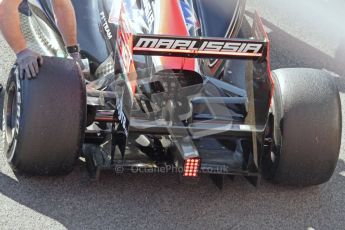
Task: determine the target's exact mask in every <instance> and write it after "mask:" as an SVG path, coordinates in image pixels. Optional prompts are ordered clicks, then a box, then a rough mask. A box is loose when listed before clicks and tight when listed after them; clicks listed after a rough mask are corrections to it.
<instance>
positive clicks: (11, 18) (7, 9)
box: [0, 0, 83, 88]
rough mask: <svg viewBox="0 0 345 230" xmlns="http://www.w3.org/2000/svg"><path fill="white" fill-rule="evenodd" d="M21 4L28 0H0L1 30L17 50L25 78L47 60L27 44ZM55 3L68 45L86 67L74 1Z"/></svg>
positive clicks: (57, 16)
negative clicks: (81, 54)
mask: <svg viewBox="0 0 345 230" xmlns="http://www.w3.org/2000/svg"><path fill="white" fill-rule="evenodd" d="M45 1H48V0H45ZM20 4H27V0H23V1H22V0H0V31H1V32H2V34H3V36H4V38H5V39H6V41H7V43H8V44H9V45H10V47H11V48H12V50H13V51H14V52H15V53H16V56H17V61H16V62H17V64H18V68H19V76H20V77H21V78H22V79H24V78H27V79H33V78H35V77H36V76H37V75H38V71H39V67H40V66H41V65H43V63H44V60H43V58H42V56H41V55H40V54H38V53H36V52H34V51H32V50H30V49H29V48H28V47H27V44H26V41H25V38H24V35H23V34H22V31H21V29H20V17H19V11H18V8H19V5H20ZM52 5H53V11H54V15H55V18H56V24H57V26H58V28H59V30H60V33H61V34H62V37H63V40H64V43H65V45H66V49H67V51H68V53H69V54H70V56H71V57H72V58H73V59H74V60H75V61H76V62H77V63H78V64H79V65H80V67H81V68H83V64H82V61H81V57H80V54H79V46H78V42H77V27H76V24H77V23H76V18H75V12H74V8H73V5H72V3H71V1H70V0H52ZM1 88H2V87H1Z"/></svg>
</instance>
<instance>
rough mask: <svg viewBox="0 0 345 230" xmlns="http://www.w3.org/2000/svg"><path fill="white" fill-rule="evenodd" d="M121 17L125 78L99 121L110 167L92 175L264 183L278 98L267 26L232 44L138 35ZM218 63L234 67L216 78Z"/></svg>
mask: <svg viewBox="0 0 345 230" xmlns="http://www.w3.org/2000/svg"><path fill="white" fill-rule="evenodd" d="M121 17H122V18H121ZM121 17H120V24H119V30H118V36H117V43H118V44H117V47H118V53H119V57H120V58H119V63H120V65H121V68H122V69H123V70H124V72H122V73H121V74H119V75H118V76H117V77H116V79H115V80H114V81H112V82H111V83H110V84H108V87H107V90H110V92H109V91H108V94H109V98H112V99H109V98H108V99H109V100H108V103H107V99H105V104H107V105H106V106H105V108H104V111H103V114H101V113H98V114H97V115H95V121H96V122H108V128H110V134H109V135H111V138H108V140H110V139H111V140H112V141H108V142H107V143H106V144H104V145H102V147H101V148H99V152H102V154H103V155H107V154H106V152H107V150H108V153H110V154H109V157H108V158H107V157H105V158H107V159H108V160H109V163H106V164H104V163H102V162H98V163H97V164H96V165H98V167H97V166H96V167H95V166H90V167H91V168H94V169H96V168H99V169H100V170H101V169H102V168H103V169H104V168H109V167H110V168H113V166H115V168H116V169H117V170H116V171H132V172H133V171H137V170H139V171H146V172H150V171H155V172H162V171H170V172H178V173H180V174H181V176H182V178H184V180H186V179H188V178H190V179H195V178H198V177H199V175H200V174H203V173H205V174H212V175H244V176H249V177H255V178H258V177H259V175H260V173H259V171H260V170H259V164H260V152H262V149H263V148H265V141H264V132H265V127H266V123H267V120H268V114H269V106H270V99H271V96H272V80H271V78H270V72H269V64H268V62H269V55H268V49H269V42H268V39H267V36H266V33H265V32H264V30H263V26H262V24H261V20H260V18H259V17H258V16H257V15H256V16H255V22H254V24H253V30H252V35H251V36H249V37H248V38H247V39H227V38H207V37H187V36H181V35H179V36H178V35H150V34H133V33H131V32H130V31H131V30H130V28H129V27H130V26H129V25H127V24H126V20H124V16H121ZM210 60H212V62H223V61H226V62H225V63H227V64H226V65H224V67H223V71H224V73H225V74H223V75H222V76H221V77H215V76H210V75H208V73H209V72H210V71H209V68H210V67H209V66H210V63H211V62H210ZM235 66H236V67H237V69H240V70H241V71H236V68H235ZM232 71H233V72H232ZM237 79H240V80H237ZM94 85H97V83H94ZM92 87H93V86H92V84H91V85H90V86H89V92H92V91H93V93H94V94H95V95H98V93H97V90H93V89H92ZM107 90H105V91H107ZM105 91H104V92H103V96H104V95H106V94H107V93H106V92H105ZM111 91H112V92H111ZM104 97H105V98H107V96H104ZM111 100H112V103H111ZM109 121H110V122H114V124H115V123H118V125H114V124H113V125H109ZM106 139H107V138H106ZM89 147H90V146H89ZM90 148H91V149H92V151H94V147H90ZM106 149H107V150H106ZM92 151H87V148H86V152H92ZM91 155H92V154H91ZM93 155H94V154H93ZM93 158H94V157H93ZM96 158H97V157H96ZM103 160H104V157H103V158H102V161H103ZM93 162H97V159H94V160H93ZM100 165H103V166H104V167H103V166H100ZM105 165H107V166H105ZM95 175H96V174H95Z"/></svg>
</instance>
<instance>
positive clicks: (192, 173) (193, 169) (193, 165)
mask: <svg viewBox="0 0 345 230" xmlns="http://www.w3.org/2000/svg"><path fill="white" fill-rule="evenodd" d="M199 167H200V159H199V158H191V159H187V160H186V161H185V164H184V172H183V176H185V177H197V176H198V171H199Z"/></svg>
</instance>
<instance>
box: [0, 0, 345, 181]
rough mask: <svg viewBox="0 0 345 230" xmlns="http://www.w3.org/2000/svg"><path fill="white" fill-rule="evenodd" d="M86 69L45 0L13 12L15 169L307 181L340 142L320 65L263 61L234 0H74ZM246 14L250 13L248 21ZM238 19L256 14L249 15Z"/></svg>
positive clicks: (337, 108) (263, 43) (329, 85)
mask: <svg viewBox="0 0 345 230" xmlns="http://www.w3.org/2000/svg"><path fill="white" fill-rule="evenodd" d="M72 2H73V5H74V8H75V11H76V17H77V22H78V41H79V44H80V49H81V55H82V57H83V61H84V64H85V66H86V68H85V69H81V68H80V67H79V66H78V65H77V64H76V63H75V62H73V61H72V60H71V59H69V58H68V55H67V53H66V51H65V48H64V47H65V46H64V43H63V40H62V37H61V35H60V33H59V30H58V29H57V26H56V25H55V19H54V14H53V13H52V6H51V4H50V1H40V0H32V1H31V0H29V1H28V2H23V3H22V5H21V6H20V8H19V11H20V13H21V14H20V15H21V21H22V30H23V32H24V34H25V36H26V39H27V41H28V44H29V46H30V48H32V49H33V50H35V51H37V52H40V53H42V54H44V65H43V66H42V67H41V69H40V73H39V76H38V78H37V79H35V80H21V79H20V78H19V77H18V71H17V68H16V66H14V67H13V68H12V71H11V73H10V77H9V80H8V83H7V86H6V95H5V102H4V113H3V114H4V119H3V121H4V122H3V130H4V138H3V139H4V143H5V144H4V151H5V154H6V157H7V160H8V162H9V163H10V165H11V166H12V168H13V169H14V170H18V171H21V172H24V173H28V174H34V175H59V174H65V173H68V172H70V171H71V170H72V169H73V166H74V164H75V162H76V160H77V159H78V158H80V159H85V162H86V163H85V164H86V166H87V169H88V172H89V173H90V176H91V177H92V178H96V179H97V178H98V177H99V175H100V172H101V171H102V170H114V172H117V173H120V172H143V173H145V172H146V173H159V172H161V173H162V172H175V173H177V174H178V175H179V177H180V178H181V180H182V181H197V179H198V178H199V176H200V175H201V174H208V175H210V176H211V178H212V180H213V181H214V182H215V183H216V185H217V186H219V187H222V185H223V182H224V178H225V175H229V176H236V175H242V176H245V177H246V178H247V179H248V180H249V181H250V182H252V183H253V184H255V185H257V184H258V183H259V180H260V178H261V177H262V176H263V177H264V178H266V179H268V180H270V181H272V182H277V183H281V184H288V185H296V186H309V185H317V184H321V183H324V182H326V181H328V180H329V179H330V177H331V176H332V174H333V172H334V169H335V167H336V164H337V161H338V157H339V150H340V142H341V127H342V126H341V121H342V118H341V105H340V98H339V93H338V89H337V87H336V85H335V84H334V82H333V79H332V76H331V74H329V73H327V72H324V71H321V70H314V69H279V70H275V71H271V69H270V43H269V39H268V36H267V34H266V32H265V30H264V26H263V24H262V22H261V19H260V17H259V16H258V14H248V15H246V16H245V1H243V0H212V1H210V0H122V1H114V0H98V1H97V0H94V1H84V0H72ZM247 16H248V17H247ZM249 22H253V23H252V25H249Z"/></svg>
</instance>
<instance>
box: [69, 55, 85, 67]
mask: <svg viewBox="0 0 345 230" xmlns="http://www.w3.org/2000/svg"><path fill="white" fill-rule="evenodd" d="M69 55H71V57H72V58H73V60H74V61H76V62H77V63H78V64H79V66H80V69H81V70H82V71H83V70H84V69H85V66H84V63H83V61H82V60H81V57H80V53H79V52H75V53H70V54H69Z"/></svg>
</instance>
